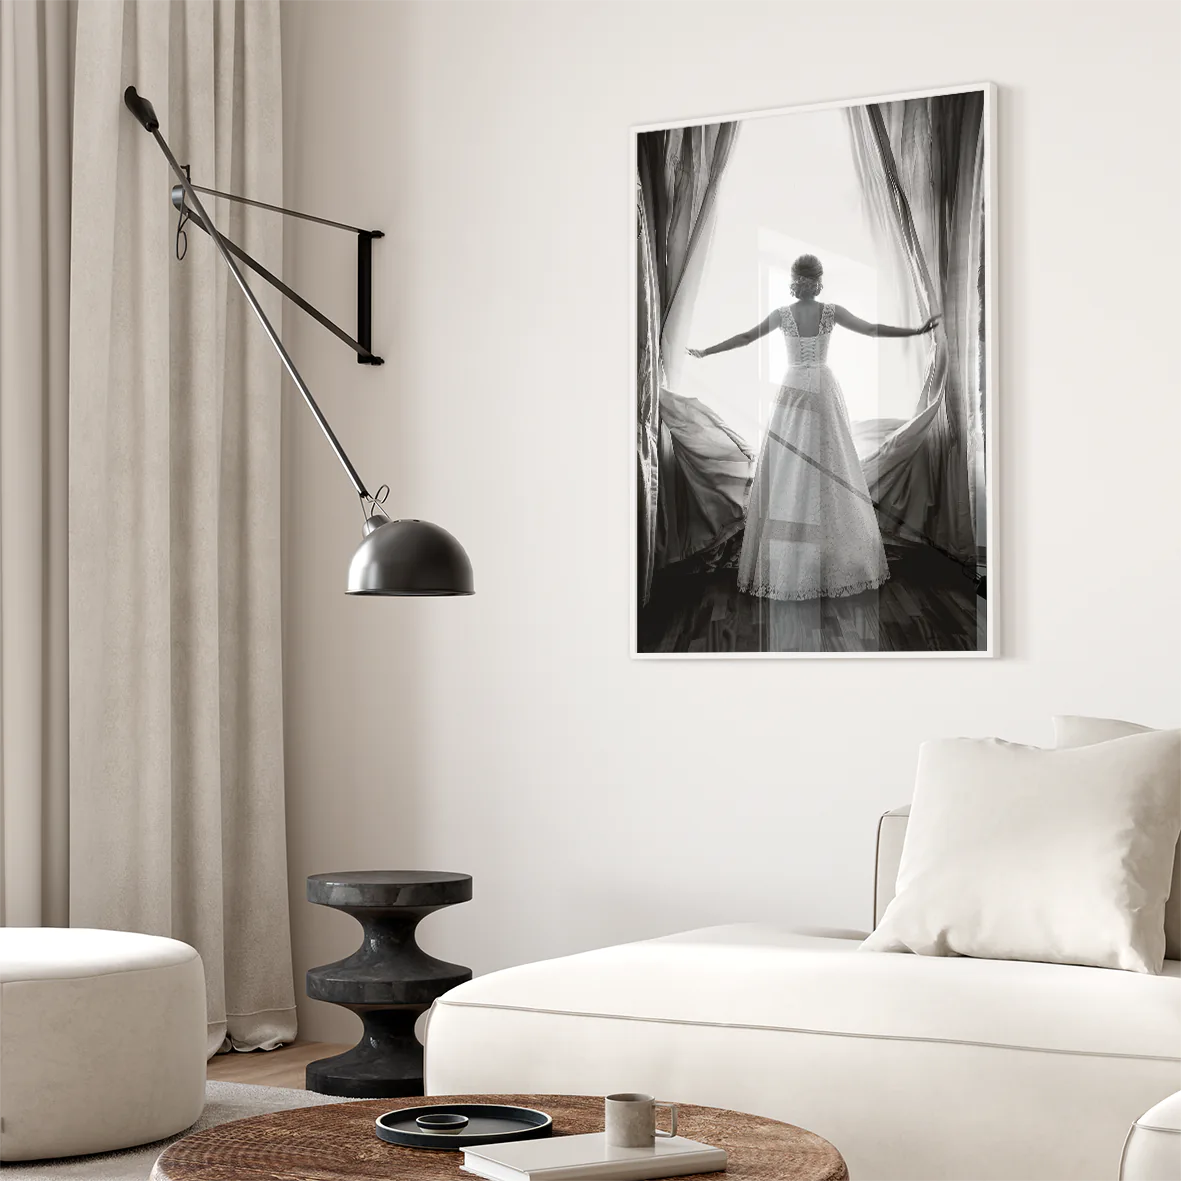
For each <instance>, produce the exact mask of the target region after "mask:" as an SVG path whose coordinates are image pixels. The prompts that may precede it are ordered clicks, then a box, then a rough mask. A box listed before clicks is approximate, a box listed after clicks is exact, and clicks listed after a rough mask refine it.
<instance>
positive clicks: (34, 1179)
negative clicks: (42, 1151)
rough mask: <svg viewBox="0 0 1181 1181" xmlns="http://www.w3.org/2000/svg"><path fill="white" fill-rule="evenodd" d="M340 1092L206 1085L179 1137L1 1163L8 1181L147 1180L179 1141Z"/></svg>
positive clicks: (322, 1100)
mask: <svg viewBox="0 0 1181 1181" xmlns="http://www.w3.org/2000/svg"><path fill="white" fill-rule="evenodd" d="M341 1102H347V1101H346V1100H341V1099H338V1098H337V1097H336V1096H335V1095H318V1094H316V1092H315V1091H294V1090H289V1089H288V1088H287V1087H252V1086H248V1085H247V1084H246V1083H214V1082H209V1083H206V1084H205V1110H204V1111H203V1112H202V1113H201V1118H200V1119H199V1120H198V1121H197V1122H196V1123H195V1124H194V1125H193V1126H192V1127H191V1128H186V1129H185V1130H184V1131H183V1132H181V1133H180V1135H178V1136H170V1137H169V1138H168V1139H167V1140H157V1141H156V1142H155V1143H154V1144H141V1145H140V1146H139V1147H138V1148H129V1149H127V1150H126V1151H125V1152H100V1153H97V1154H95V1155H94V1156H72V1157H67V1158H65V1159H63V1160H40V1161H13V1162H12V1163H11V1164H6V1165H0V1176H3V1178H4V1181H25V1179H26V1178H27V1179H28V1181H147V1178H148V1177H149V1176H150V1175H151V1172H152V1166H153V1165H154V1164H155V1163H156V1157H158V1156H159V1155H160V1153H162V1152H163V1151H164V1149H165V1148H167V1147H168V1145H169V1144H171V1143H172V1142H173V1141H174V1140H179V1139H180V1138H181V1136H187V1135H188V1134H189V1133H190V1132H199V1131H201V1130H202V1129H203V1128H212V1127H214V1125H216V1124H224V1123H228V1122H229V1121H230V1120H232V1119H245V1118H246V1117H247V1116H248V1115H265V1114H266V1113H267V1112H268V1111H285V1110H287V1109H288V1108H291V1107H315V1106H317V1105H319V1104H321V1103H341Z"/></svg>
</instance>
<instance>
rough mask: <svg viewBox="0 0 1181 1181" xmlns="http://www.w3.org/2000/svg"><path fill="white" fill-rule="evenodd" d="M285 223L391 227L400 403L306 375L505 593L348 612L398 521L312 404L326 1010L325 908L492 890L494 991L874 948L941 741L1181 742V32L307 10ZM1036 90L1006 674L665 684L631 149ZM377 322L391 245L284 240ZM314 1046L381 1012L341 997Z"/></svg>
mask: <svg viewBox="0 0 1181 1181" xmlns="http://www.w3.org/2000/svg"><path fill="white" fill-rule="evenodd" d="M283 16H284V26H283V33H284V38H285V45H284V66H285V71H286V76H285V88H286V111H285V132H284V134H285V137H286V145H285V148H286V157H287V167H288V180H289V184H288V194H287V195H288V203H289V204H291V205H293V206H295V207H296V208H305V209H308V210H311V211H313V212H317V213H321V214H324V215H328V216H332V217H339V218H341V219H343V220H346V221H359V222H360V223H362V224H366V225H373V226H376V227H381V228H383V229H385V231H386V233H387V237H386V238H385V240H384V241H382V242H379V243H377V245H376V246H375V250H374V258H375V272H376V278H375V287H376V289H375V306H376V312H375V317H376V318H375V329H374V332H375V340H376V342H377V346H378V347H379V349H380V351H381V352H383V353H384V354H385V356H386V359H387V362H388V363H387V364H386V365H385V366H384V367H383V368H379V369H369V368H366V367H363V366H358V365H356V364H355V363H354V362H353V361H352V359H351V358H350V356H349V354H348V353H347V351H346V350H345V349H344V348H343V347H342V346H340V345H339V344H338V342H336V341H335V340H333V339H332V338H331V337H329V336H328V335H327V334H325V333H324V332H323V331H322V330H320V329H319V328H318V327H317V326H315V325H314V324H311V323H310V322H309V321H307V320H305V319H303V318H301V317H300V316H299V314H298V313H293V314H292V315H290V316H289V317H288V327H289V330H290V332H291V340H292V351H293V352H294V354H295V355H296V357H297V358H298V359H299V361H300V362H301V363H302V364H303V365H305V367H306V376H307V377H308V379H309V380H310V382H311V383H312V385H313V387H314V388H315V389H316V390H318V391H320V393H321V395H322V401H323V404H324V406H325V408H326V410H327V412H328V414H329V415H330V416H331V418H332V421H333V422H334V424H335V425H336V427H337V429H338V432H339V434H340V436H341V438H342V439H343V440H344V441H345V444H346V446H347V447H348V448H350V450H351V451H352V453H353V458H354V460H355V461H356V463H357V465H358V467H359V468H360V469H361V471H362V472H363V473H364V474H365V475H366V477H367V478H368V479H369V480H370V481H371V482H372V483H374V484H376V483H380V482H381V481H382V480H388V481H389V482H390V484H391V485H392V486H393V494H392V496H391V504H392V505H393V506H396V508H397V510H398V512H399V513H400V514H402V515H406V516H421V517H425V518H427V519H430V520H434V521H437V522H439V523H441V524H443V525H445V526H446V527H448V528H449V529H451V530H452V531H453V532H454V533H455V534H456V535H457V536H458V537H459V538H461V539H462V541H463V542H464V544H465V545H466V546H467V548H468V551H469V553H470V554H471V557H472V560H473V562H474V565H475V570H476V579H477V589H478V593H477V595H476V596H475V597H474V598H471V599H467V600H458V601H456V600H434V601H432V600H423V601H413V600H408V601H397V600H389V601H385V600H354V599H350V598H347V597H346V596H345V595H344V594H343V589H344V576H345V569H346V565H347V562H348V558H349V556H350V554H351V551H352V549H353V547H354V545H355V543H356V540H357V538H358V536H359V534H358V526H359V524H360V516H359V513H358V510H357V506H356V503H355V501H354V499H353V497H352V495H351V493H350V490H349V488H348V486H347V484H346V482H345V479H344V477H343V474H342V473H341V472H340V471H339V470H338V469H337V468H336V467H335V466H334V461H333V459H332V457H331V454H330V452H329V451H328V449H327V447H326V446H325V445H324V442H323V440H322V439H321V438H320V437H319V436H318V434H317V433H316V429H315V427H314V424H313V423H312V421H311V419H310V417H309V416H308V415H306V413H305V412H304V411H303V410H302V409H299V408H297V407H295V404H294V403H292V404H291V406H292V409H291V410H290V412H289V421H288V426H289V431H288V438H287V454H286V457H285V458H286V493H285V497H284V503H283V506H282V508H283V514H284V524H285V539H286V552H285V562H286V575H287V581H286V588H287V595H286V600H285V610H286V640H287V643H286V678H287V683H286V688H287V708H288V713H287V756H288V801H289V803H288V818H289V842H290V872H291V881H292V899H293V923H294V944H295V954H296V961H297V965H296V966H297V974H298V991H299V992H300V993H302V976H303V972H304V970H306V968H307V967H309V966H310V965H313V964H316V963H321V962H324V961H326V960H329V959H332V958H335V957H338V956H340V955H344V954H346V953H347V952H349V951H351V950H352V948H353V947H354V946H355V943H356V927H355V925H354V924H352V923H351V922H350V921H349V920H347V919H346V918H344V917H343V916H341V915H338V914H334V913H331V912H328V911H324V910H322V909H320V908H316V907H312V906H309V905H308V904H307V903H306V902H305V901H303V879H304V877H305V875H307V874H309V873H313V872H319V871H323V870H331V869H364V868H372V867H376V866H404V867H412V866H416V867H435V868H443V869H455V870H465V871H468V872H470V873H472V874H473V875H474V876H475V900H474V901H473V902H472V903H470V904H468V905H466V906H463V907H459V908H456V909H454V910H452V911H449V912H445V913H444V914H442V915H439V916H436V917H435V918H433V919H431V920H429V922H428V924H427V926H426V927H424V931H423V936H424V937H423V942H424V943H425V944H426V945H427V946H428V947H429V948H430V949H431V950H433V951H435V953H436V954H439V955H442V956H444V957H447V958H452V959H455V960H458V961H459V962H462V963H466V964H470V965H471V966H473V967H474V968H475V970H476V971H477V972H486V971H489V970H492V969H495V968H499V967H502V966H504V965H507V964H512V963H517V962H520V961H524V960H529V959H535V958H538V957H542V956H550V955H556V954H562V953H565V952H571V951H576V950H578V949H581V948H587V947H592V946H595V945H599V944H604V943H608V942H611V941H616V940H621V939H633V938H639V937H643V936H648V935H654V934H657V933H660V932H666V931H671V930H674V929H677V928H686V927H691V926H694V925H705V924H710V923H722V922H728V921H732V920H742V919H752V918H760V919H770V920H775V921H779V922H783V923H795V924H830V925H849V926H862V925H864V924H865V923H866V922H867V921H868V919H869V909H870V891H871V869H872V846H873V834H874V826H875V822H876V818H877V815H878V813H880V812H881V811H882V810H883V809H885V808H887V807H889V806H892V805H894V804H897V803H900V802H902V801H904V800H906V799H907V798H908V796H909V790H910V781H911V777H912V773H913V767H914V762H915V752H916V747H917V745H918V743H919V742H920V741H921V740H922V739H924V738H927V737H931V736H936V735H947V734H963V733H968V734H1001V735H1004V736H1006V737H1009V738H1013V739H1017V740H1022V741H1029V742H1043V741H1047V740H1048V739H1049V736H1050V728H1049V717H1050V715H1051V713H1052V712H1054V711H1080V712H1093V713H1101V714H1114V715H1119V716H1124V717H1129V718H1134V719H1137V720H1140V721H1143V722H1147V723H1154V724H1158V725H1165V724H1173V725H1176V724H1177V723H1178V722H1179V720H1181V632H1179V625H1178V616H1179V613H1178V587H1179V585H1181V536H1179V527H1178V510H1179V507H1181V475H1179V472H1181V465H1179V463H1178V459H1177V446H1178V439H1179V437H1181V432H1179V428H1181V413H1179V394H1178V391H1179V390H1181V373H1179V363H1178V349H1177V344H1176V336H1177V323H1178V320H1179V318H1181V285H1179V284H1178V281H1177V274H1178V270H1177V263H1178V253H1179V252H1178V246H1179V244H1181V241H1179V235H1178V220H1177V208H1178V197H1179V195H1181V192H1179V190H1181V185H1179V169H1178V155H1177V144H1178V133H1179V131H1181V122H1179V112H1181V104H1179V102H1178V98H1179V87H1178V71H1177V59H1176V47H1177V39H1178V32H1179V28H1178V9H1177V7H1176V6H1175V5H1173V4H1164V3H1162V4H1133V3H1128V2H1127V0H1118V2H1115V3H1104V4H1079V3H1073V4H1069V5H1068V4H1060V3H1030V2H1026V3H1022V4H999V3H998V4H993V3H974V2H964V3H936V4H912V3H869V4H844V3H817V2H816V0H806V2H804V3H799V4H796V3H779V4H767V5H763V4H729V3H721V4H701V5H696V4H683V3H677V4H666V3H654V4H648V3H631V4H623V3H606V4H588V3H576V2H575V3H553V4H544V3H543V4H516V3H500V2H491V3H475V4H462V5H460V4H451V3H445V2H435V3H351V2H345V0H340V2H335V3H323V2H303V3H289V4H286V5H285V6H284V12H283ZM981 80H992V81H995V82H997V83H999V84H1000V86H1001V92H1000V152H999V167H1000V170H1001V171H1000V178H1001V181H1000V187H1001V206H1000V224H999V230H1000V255H1001V258H1000V266H1001V271H1000V289H999V308H1000V316H999V333H1000V336H999V340H1000V349H1001V362H1000V374H999V377H1000V384H999V405H1000V411H1001V421H1000V424H999V431H997V432H996V433H994V435H993V438H994V440H996V443H997V445H998V447H999V451H998V455H999V463H1000V488H999V492H1000V495H999V497H998V505H999V507H1000V518H999V525H1000V534H999V536H1000V551H1001V552H1000V555H999V558H1000V565H999V567H998V571H999V577H998V581H997V583H996V584H995V590H996V591H998V592H999V606H1000V610H1001V612H1002V614H1001V617H1000V619H1001V648H1002V658H1001V659H997V660H993V661H980V660H975V661H963V662H956V661H946V660H941V661H905V662H892V661H889V660H875V661H866V662H864V663H861V662H848V661H839V662H830V663H826V662H824V661H782V662H779V661H763V662H755V663H752V662H742V661H725V660H721V661H703V662H673V663H669V662H650V661H649V662H633V661H632V660H630V659H629V656H628V620H629V595H630V592H631V586H632V583H631V578H630V573H629V546H630V525H631V519H632V512H633V501H632V496H631V490H630V477H631V472H632V466H633V459H632V450H631V447H632V439H633V427H632V414H631V392H630V391H631V376H632V375H631V371H630V364H629V354H630V334H631V332H632V331H633V325H632V319H631V316H630V314H629V309H628V284H629V281H630V278H631V275H632V271H633V269H634V265H635V251H634V246H633V225H632V217H633V204H632V195H631V191H630V188H629V182H628V175H629V173H628V169H629V150H630V143H631V141H630V138H629V135H628V128H629V126H630V125H631V124H633V123H647V122H654V121H658V120H661V119H666V118H669V119H672V118H682V117H690V116H695V115H703V116H704V115H710V114H717V113H724V112H737V111H749V110H755V109H759V108H765V107H777V106H784V105H790V104H792V103H806V102H814V101H820V100H826V99H833V98H841V97H853V96H861V95H873V94H884V93H889V92H891V91H900V90H912V89H915V88H921V87H927V86H938V85H946V84H953V83H959V82H975V81H981ZM287 261H288V267H287V270H288V275H289V277H293V281H294V284H295V286H296V287H297V288H298V289H299V290H301V291H304V292H306V293H307V294H309V295H310V296H311V297H312V298H313V299H316V300H318V301H321V302H323V304H324V305H325V306H326V307H328V308H330V309H332V310H333V311H335V312H338V313H339V314H340V315H341V316H342V317H344V318H345V320H346V322H348V321H349V320H350V319H351V316H352V310H351V309H352V299H353V283H354V278H353V274H354V272H353V265H354V264H353V246H352V242H351V241H350V240H349V239H348V238H347V237H345V236H343V235H341V236H337V235H335V234H334V233H333V232H332V231H328V230H323V229H320V228H316V227H305V228H301V229H299V230H297V231H296V232H295V233H294V234H293V235H292V236H291V237H290V239H289V247H288V255H287ZM301 1022H302V1036H305V1037H310V1038H322V1039H335V1040H344V1039H348V1038H351V1037H352V1036H353V1035H354V1030H355V1028H356V1026H355V1022H354V1019H353V1018H352V1017H351V1016H349V1015H347V1014H344V1013H342V1012H340V1011H338V1010H335V1009H334V1008H332V1007H331V1006H327V1005H322V1004H317V1003H311V1002H307V1001H305V1002H304V1003H303V1008H302V1009H301Z"/></svg>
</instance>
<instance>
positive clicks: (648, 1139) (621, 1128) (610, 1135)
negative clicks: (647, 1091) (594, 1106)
mask: <svg viewBox="0 0 1181 1181" xmlns="http://www.w3.org/2000/svg"><path fill="white" fill-rule="evenodd" d="M658 1107H667V1108H668V1112H669V1130H668V1131H667V1132H662V1131H659V1130H658V1129H657V1127H656V1109H657V1108H658ZM603 1118H604V1122H605V1124H606V1129H607V1143H608V1144H610V1145H613V1146H614V1147H616V1148H651V1147H652V1145H653V1144H655V1143H656V1137H657V1136H675V1135H676V1134H677V1105H676V1104H675V1103H665V1102H663V1101H662V1100H660V1099H653V1098H652V1096H651V1095H640V1094H636V1093H635V1092H633V1091H621V1092H619V1094H617V1095H608V1096H607V1098H606V1099H605V1100H604V1101H603Z"/></svg>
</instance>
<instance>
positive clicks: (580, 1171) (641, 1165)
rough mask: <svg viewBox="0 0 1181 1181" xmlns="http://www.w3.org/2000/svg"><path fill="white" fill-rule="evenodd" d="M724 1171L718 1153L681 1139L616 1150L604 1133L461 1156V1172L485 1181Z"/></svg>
mask: <svg viewBox="0 0 1181 1181" xmlns="http://www.w3.org/2000/svg"><path fill="white" fill-rule="evenodd" d="M725 1167H726V1153H725V1151H724V1150H723V1149H721V1148H712V1147H710V1145H708V1144H699V1143H698V1142H697V1141H696V1140H686V1139H685V1137H684V1136H660V1137H657V1140H656V1143H655V1144H653V1145H652V1146H651V1147H650V1148H617V1147H615V1146H614V1145H611V1144H608V1143H607V1135H606V1133H605V1132H592V1133H590V1134H589V1135H586V1136H553V1137H549V1138H547V1139H544V1140H516V1141H513V1142H512V1143H511V1144H499V1145H494V1144H484V1145H481V1146H480V1147H479V1148H469V1149H467V1151H466V1152H465V1153H464V1154H463V1171H464V1172H465V1173H474V1174H475V1175H476V1176H477V1177H485V1178H487V1179H488V1181H593V1179H595V1178H598V1179H599V1181H650V1179H651V1178H656V1177H685V1176H688V1175H689V1174H690V1173H713V1172H719V1171H720V1170H722V1169H724V1168H725Z"/></svg>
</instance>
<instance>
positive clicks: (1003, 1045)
mask: <svg viewBox="0 0 1181 1181" xmlns="http://www.w3.org/2000/svg"><path fill="white" fill-rule="evenodd" d="M438 1003H439V1004H440V1005H447V1006H449V1007H451V1008H453V1009H461V1008H462V1009H501V1010H506V1011H509V1012H514V1013H546V1014H548V1015H550V1016H554V1017H594V1018H597V1019H598V1020H600V1021H642V1022H646V1023H647V1024H650V1025H693V1026H701V1027H704V1028H707V1029H750V1030H756V1031H761V1032H765V1033H808V1034H814V1035H816V1036H817V1037H851V1038H863V1039H865V1040H868V1041H885V1042H918V1043H924V1044H928V1043H929V1044H933V1045H939V1046H979V1047H981V1048H983V1049H988V1050H1023V1051H1025V1052H1027V1053H1033V1054H1070V1055H1073V1056H1075V1057H1083V1058H1121V1059H1130V1060H1135V1061H1145V1062H1181V1058H1178V1057H1173V1056H1171V1055H1164V1054H1121V1053H1119V1052H1117V1051H1114V1050H1065V1049H1060V1048H1058V1047H1054V1046H1018V1045H1013V1044H1011V1043H1009V1042H981V1041H972V1040H969V1039H966V1038H944V1037H917V1036H904V1035H900V1034H894V1033H853V1032H851V1031H848V1030H838V1029H805V1028H803V1027H802V1026H791V1025H754V1024H747V1023H745V1022H736V1021H700V1020H693V1019H681V1018H678V1017H635V1016H632V1015H630V1014H627V1013H586V1012H577V1011H576V1010H572V1009H540V1008H529V1007H526V1006H524V1005H490V1004H486V1003H484V1002H473V1001H448V1000H443V999H440V1000H439V1001H438Z"/></svg>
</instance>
